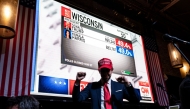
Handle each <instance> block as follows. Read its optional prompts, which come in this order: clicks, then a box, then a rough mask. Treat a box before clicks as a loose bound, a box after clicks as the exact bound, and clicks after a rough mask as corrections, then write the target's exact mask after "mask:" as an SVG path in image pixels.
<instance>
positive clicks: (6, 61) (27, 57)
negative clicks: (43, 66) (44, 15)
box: [0, 5, 35, 97]
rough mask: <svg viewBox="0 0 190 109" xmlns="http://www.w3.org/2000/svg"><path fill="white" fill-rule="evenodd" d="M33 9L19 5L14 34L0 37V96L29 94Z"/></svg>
mask: <svg viewBox="0 0 190 109" xmlns="http://www.w3.org/2000/svg"><path fill="white" fill-rule="evenodd" d="M34 16H35V11H34V10H33V9H29V8H26V7H23V6H21V5H20V6H19V10H18V17H17V24H16V36H15V37H14V38H13V39H0V96H9V97H10V96H18V95H29V94H30V83H31V82H30V81H31V72H32V52H33V40H34V39H33V38H34V23H35V22H34V21H35V17H34Z"/></svg>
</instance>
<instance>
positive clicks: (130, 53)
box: [116, 46, 134, 57]
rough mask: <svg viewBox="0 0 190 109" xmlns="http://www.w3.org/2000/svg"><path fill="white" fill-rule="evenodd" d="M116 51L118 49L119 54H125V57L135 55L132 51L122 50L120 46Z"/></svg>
mask: <svg viewBox="0 0 190 109" xmlns="http://www.w3.org/2000/svg"><path fill="white" fill-rule="evenodd" d="M116 49H117V53H119V54H123V55H127V56H131V57H134V54H133V51H132V50H128V49H126V48H122V47H120V46H116Z"/></svg>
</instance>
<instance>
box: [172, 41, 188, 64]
mask: <svg viewBox="0 0 190 109" xmlns="http://www.w3.org/2000/svg"><path fill="white" fill-rule="evenodd" d="M172 44H173V45H174V47H175V48H176V49H177V50H178V51H179V52H180V53H181V55H182V56H183V57H184V58H185V60H186V61H187V62H188V63H189V65H190V61H189V59H188V58H187V57H186V56H185V54H184V53H183V52H182V51H181V50H180V49H179V47H178V46H177V44H176V43H175V42H173V41H172ZM186 44H190V43H189V42H188V43H186Z"/></svg>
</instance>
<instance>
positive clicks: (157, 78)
mask: <svg viewBox="0 0 190 109" xmlns="http://www.w3.org/2000/svg"><path fill="white" fill-rule="evenodd" d="M146 54H147V62H148V65H149V71H150V76H151V78H152V82H153V87H154V89H155V92H156V96H157V102H158V104H159V105H160V106H169V99H168V95H167V92H165V91H163V90H162V89H161V88H160V87H158V86H157V85H156V84H157V83H160V84H162V85H163V86H164V87H165V82H164V78H163V74H162V71H161V66H160V61H159V57H158V54H157V53H155V52H152V51H149V50H146Z"/></svg>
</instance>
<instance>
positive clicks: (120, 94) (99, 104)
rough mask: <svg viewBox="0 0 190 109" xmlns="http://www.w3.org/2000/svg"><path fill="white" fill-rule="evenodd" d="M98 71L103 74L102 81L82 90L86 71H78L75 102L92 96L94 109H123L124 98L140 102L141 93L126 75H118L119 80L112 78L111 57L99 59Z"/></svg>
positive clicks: (74, 89)
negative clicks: (81, 84) (82, 81)
mask: <svg viewBox="0 0 190 109" xmlns="http://www.w3.org/2000/svg"><path fill="white" fill-rule="evenodd" d="M98 71H99V73H100V75H101V79H100V81H98V82H92V83H89V84H88V85H87V86H86V88H85V89H84V90H82V91H81V92H80V81H81V80H82V79H84V78H85V76H86V73H85V72H78V73H77V76H76V81H75V85H74V88H73V93H72V98H73V100H74V101H75V102H81V101H84V100H86V99H87V98H91V100H92V109H122V103H123V99H127V100H128V101H129V102H133V103H139V101H140V95H139V93H138V92H137V91H136V90H135V89H134V88H133V86H132V85H131V83H130V82H129V81H128V80H127V79H126V78H125V77H124V76H120V77H118V78H117V79H116V80H117V81H118V82H115V81H113V80H111V74H112V71H113V65H112V61H111V60H110V59H108V58H102V59H101V60H99V61H98Z"/></svg>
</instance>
